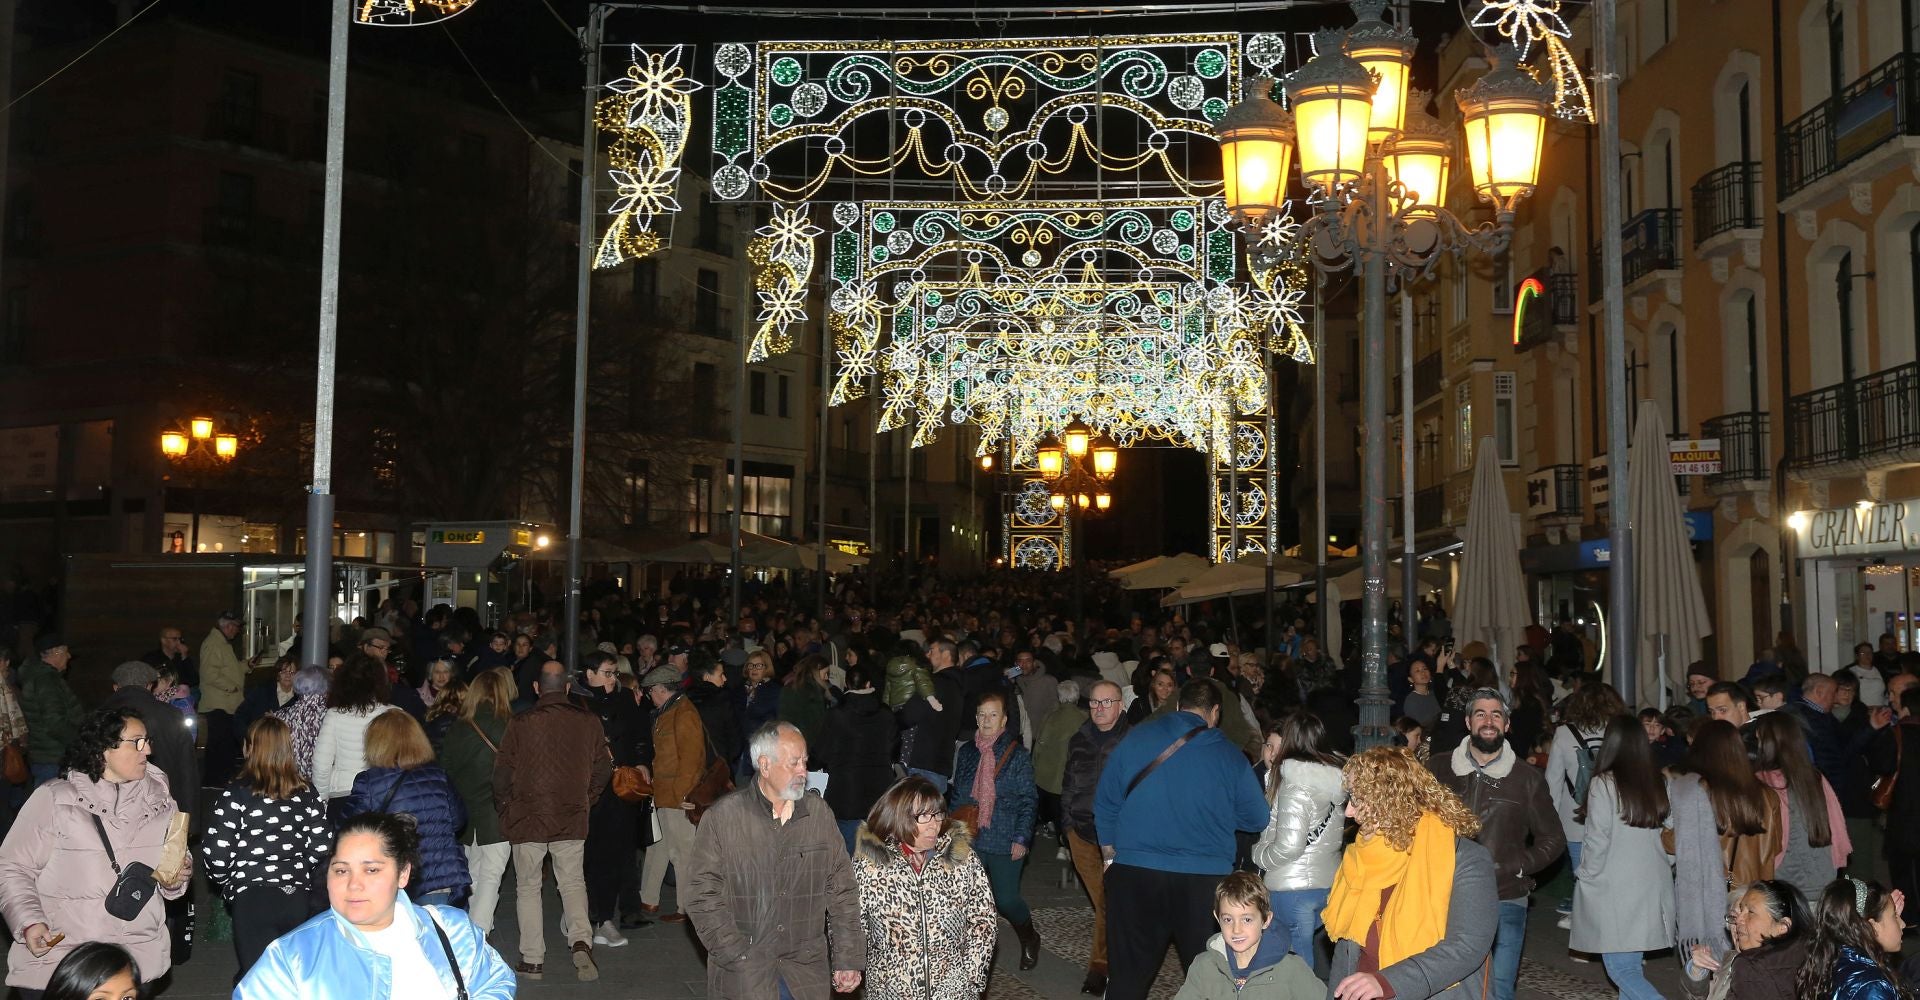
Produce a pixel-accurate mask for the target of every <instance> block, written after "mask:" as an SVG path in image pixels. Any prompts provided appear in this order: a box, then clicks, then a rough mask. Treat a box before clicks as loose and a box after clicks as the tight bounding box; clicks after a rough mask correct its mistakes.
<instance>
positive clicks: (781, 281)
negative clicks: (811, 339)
mask: <svg viewBox="0 0 1920 1000" xmlns="http://www.w3.org/2000/svg"><path fill="white" fill-rule="evenodd" d="M822 232H824V230H822V229H821V228H820V227H819V226H816V225H814V224H813V222H812V221H811V220H809V219H808V218H807V206H805V205H797V206H794V207H792V208H776V209H774V210H773V216H772V218H770V219H769V220H768V221H767V224H766V225H764V226H761V227H760V228H759V229H756V230H754V236H753V239H752V240H751V241H749V242H748V243H747V260H749V261H751V262H752V264H753V268H754V285H755V287H756V288H757V290H758V292H757V294H758V295H759V297H760V313H759V315H758V316H757V317H756V319H757V320H758V321H759V323H760V325H759V327H758V328H756V329H755V330H754V332H753V342H752V344H751V345H749V346H748V348H747V361H748V363H749V364H751V363H753V362H757V361H764V360H766V359H767V357H768V356H770V355H774V354H785V353H786V352H788V351H790V350H792V349H793V335H792V333H791V332H789V331H790V330H791V329H792V328H793V326H794V325H795V324H797V323H804V322H806V319H807V283H808V282H809V281H812V280H813V247H814V239H815V237H817V236H819V235H820V234H821V233H822Z"/></svg>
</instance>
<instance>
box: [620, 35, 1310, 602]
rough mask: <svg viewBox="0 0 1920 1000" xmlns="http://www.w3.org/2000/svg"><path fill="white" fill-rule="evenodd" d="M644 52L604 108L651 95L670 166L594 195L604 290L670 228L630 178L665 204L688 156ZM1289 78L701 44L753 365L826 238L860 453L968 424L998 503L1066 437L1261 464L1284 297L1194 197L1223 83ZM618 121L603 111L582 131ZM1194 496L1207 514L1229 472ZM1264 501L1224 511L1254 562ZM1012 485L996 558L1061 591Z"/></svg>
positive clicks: (1132, 45) (831, 315)
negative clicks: (872, 434) (1209, 498)
mask: <svg viewBox="0 0 1920 1000" xmlns="http://www.w3.org/2000/svg"><path fill="white" fill-rule="evenodd" d="M658 52H659V53H660V54H661V57H662V60H663V61H662V62H656V61H654V55H655V50H651V49H648V48H646V47H638V48H635V49H634V53H635V56H634V60H633V65H634V67H636V68H635V69H634V70H632V71H630V72H629V73H628V74H627V75H626V76H625V77H623V78H622V81H623V82H622V86H625V87H627V88H628V89H627V90H626V91H625V92H624V93H620V94H619V96H622V97H627V95H631V94H632V93H634V92H635V91H643V92H645V93H648V94H655V95H658V96H659V99H658V100H657V101H656V102H655V103H656V105H657V106H658V107H659V108H660V109H662V112H663V113H661V114H655V115H653V116H651V117H650V118H649V119H648V122H647V124H646V126H645V129H644V131H645V132H646V133H647V134H651V135H655V136H661V135H663V134H664V135H667V136H673V137H676V138H678V139H680V140H681V141H680V142H679V143H671V142H664V141H663V142H648V141H646V140H645V139H635V140H634V141H633V143H632V145H633V147H634V148H638V149H640V150H641V151H643V152H647V153H649V154H650V155H649V156H648V157H647V158H646V159H645V160H644V162H642V161H641V159H640V157H638V156H630V157H628V158H627V161H626V163H625V165H624V166H623V167H622V169H623V170H624V172H625V175H626V176H625V177H624V178H623V177H616V178H615V182H616V189H617V190H618V191H620V192H622V193H623V200H622V202H620V203H618V204H619V205H620V207H621V209H622V210H623V212H624V213H625V214H624V215H621V214H620V213H616V220H615V225H614V226H613V227H612V228H610V229H609V231H608V233H607V235H606V237H605V238H603V240H602V243H601V247H602V253H601V255H600V261H599V263H600V264H601V266H612V265H614V264H617V263H620V262H621V261H622V260H625V259H631V258H633V257H636V256H642V255H644V254H643V253H641V252H639V251H645V252H651V248H649V247H647V246H646V243H647V241H646V240H645V238H644V237H639V236H635V235H634V233H635V232H636V231H638V232H653V229H652V227H651V225H650V223H651V222H652V220H653V219H655V218H658V217H660V216H661V215H662V214H665V213H669V212H671V211H672V210H675V209H677V205H674V206H669V205H668V204H667V203H666V202H664V201H660V200H658V199H657V198H656V199H655V200H654V201H652V202H651V203H650V202H649V201H648V195H647V192H648V191H652V190H657V184H656V185H655V186H653V187H649V185H648V184H647V183H645V182H644V180H643V178H645V177H652V178H654V179H655V181H656V182H660V181H665V180H670V179H671V178H668V177H665V176H664V174H663V171H666V170H677V169H678V167H679V157H680V155H681V154H682V153H683V151H684V130H683V129H682V130H681V131H679V132H676V131H675V127H676V125H683V124H684V120H685V119H684V117H680V118H675V117H674V116H673V114H672V111H673V110H674V109H677V108H684V106H685V105H684V103H682V102H683V100H684V98H685V95H686V94H687V93H688V92H689V89H688V88H687V87H686V86H685V84H684V83H683V82H681V81H682V80H683V79H684V78H683V77H675V76H673V75H672V74H671V73H670V72H668V71H667V70H666V69H665V67H666V66H677V65H678V64H679V58H678V52H679V50H678V49H662V50H658ZM669 53H671V55H668V54H669ZM1285 54H1286V48H1285V45H1284V43H1283V41H1282V40H1281V38H1280V37H1279V36H1278V35H1270V34H1268V35H1252V36H1242V35H1239V34H1234V33H1219V34H1187V35H1138V36H1091V37H1088V36H1082V37H1078V38H1033V39H993V40H948V41H910V42H875V43H857V42H856V43H847V42H820V41H790V42H759V43H755V44H752V45H747V44H739V43H730V44H724V45H721V46H719V47H718V48H717V49H716V50H715V52H714V71H715V80H714V82H713V87H712V111H713V123H712V128H713V142H712V149H713V155H714V158H715V162H714V167H713V171H712V179H711V188H712V193H713V197H714V198H715V199H716V200H718V201H742V200H754V201H762V202H770V203H772V204H773V206H774V208H773V211H772V217H771V219H769V221H768V222H767V223H766V224H765V225H764V226H763V227H762V228H760V229H758V230H756V234H755V238H754V239H753V241H752V242H751V243H750V244H749V250H748V255H749V259H750V260H751V262H752V264H753V266H754V268H755V275H754V285H755V288H756V291H757V294H758V296H759V311H758V312H757V313H756V320H757V325H756V327H755V329H754V330H753V335H752V339H751V342H750V344H749V348H748V357H749V359H750V360H759V359H761V358H764V357H767V356H769V355H774V354H779V353H782V352H784V351H786V350H788V349H790V347H791V344H792V339H793V332H794V330H795V326H796V324H801V323H804V321H805V319H806V308H807V291H808V289H809V286H810V285H811V283H812V282H813V281H814V279H815V275H814V269H815V266H816V260H815V255H816V250H815V244H816V243H817V237H819V236H822V235H825V236H827V246H826V248H825V254H826V258H827V263H826V273H825V274H824V275H823V276H822V277H823V279H824V282H825V284H826V285H827V287H828V294H827V306H828V317H827V320H828V324H829V330H830V333H831V338H832V345H833V351H834V355H835V367H834V380H833V385H832V395H831V402H832V403H834V404H836V405H837V404H842V403H846V402H849V401H851V400H855V399H859V398H862V397H864V396H865V395H866V394H867V393H868V392H869V391H870V389H869V386H870V385H876V384H877V387H878V391H879V393H880V398H879V399H878V400H877V401H876V402H877V403H878V405H879V408H880V409H879V416H878V425H879V427H880V429H882V430H889V429H896V428H911V433H912V442H913V445H914V446H916V447H917V446H920V445H924V444H927V443H928V442H930V441H932V440H934V439H935V438H936V437H937V436H938V434H939V431H940V428H941V427H942V426H943V425H944V424H947V423H962V422H971V423H974V424H976V425H977V426H978V427H979V428H980V432H981V433H980V437H981V445H980V450H981V452H982V453H983V454H984V453H986V452H989V451H993V450H995V449H997V448H998V447H999V446H1000V445H1001V443H1002V442H1005V443H1007V444H1008V446H1009V448H1010V452H1009V454H1010V456H1011V459H1012V460H1011V462H1010V463H1009V465H1008V470H1009V472H1012V473H1014V474H1015V476H1016V479H1017V477H1018V476H1019V474H1020V470H1021V469H1023V468H1028V467H1030V463H1031V460H1032V456H1033V452H1034V448H1035V445H1036V444H1037V443H1038V442H1040V441H1041V440H1043V439H1044V438H1045V437H1046V436H1047V435H1049V434H1057V433H1058V432H1059V431H1060V430H1061V429H1062V428H1064V426H1065V425H1066V424H1068V423H1069V422H1071V421H1073V420H1075V419H1079V420H1082V421H1084V422H1085V423H1087V424H1088V425H1090V426H1092V427H1093V428H1095V429H1096V430H1098V431H1099V432H1100V433H1102V434H1105V435H1107V436H1108V437H1110V438H1112V439H1113V440H1114V441H1115V442H1116V443H1117V444H1120V445H1122V446H1125V445H1129V444H1140V443H1145V442H1149V441H1159V442H1167V443H1172V444H1176V445H1180V446H1186V447H1193V448H1196V449H1199V450H1202V451H1204V452H1208V453H1210V454H1214V455H1220V454H1226V453H1228V452H1229V451H1230V450H1231V449H1230V447H1229V444H1228V442H1230V441H1236V440H1237V441H1239V443H1240V445H1246V446H1247V448H1248V449H1249V450H1248V451H1241V452H1238V454H1240V455H1241V456H1242V458H1243V459H1244V457H1245V455H1246V454H1248V453H1250V452H1252V451H1257V452H1258V453H1259V455H1260V456H1261V458H1260V459H1259V460H1258V461H1259V462H1264V463H1266V464H1267V465H1268V466H1270V465H1271V463H1270V462H1269V461H1268V460H1267V456H1268V455H1269V453H1270V452H1271V449H1270V448H1268V447H1266V443H1267V442H1268V441H1270V440H1271V435H1272V429H1273V428H1272V416H1271V414H1270V413H1269V412H1268V406H1267V396H1268V383H1267V365H1266V358H1267V355H1268V353H1269V352H1272V353H1274V354H1277V355H1279V356H1284V357H1289V358H1292V359H1294V360H1296V361H1301V362H1311V361H1312V360H1313V358H1312V352H1311V349H1310V348H1309V347H1308V343H1307V340H1306V338H1305V336H1304V334H1303V332H1302V327H1303V324H1302V322H1301V319H1300V313H1299V303H1300V298H1301V292H1300V288H1301V287H1302V286H1301V285H1300V284H1299V283H1298V282H1297V281H1296V280H1294V278H1292V277H1290V276H1288V275H1284V274H1282V273H1281V272H1278V271H1256V272H1254V274H1253V280H1252V281H1251V282H1244V281H1242V280H1240V278H1239V275H1240V274H1241V273H1242V272H1241V271H1240V267H1239V265H1240V262H1239V260H1237V258H1236V254H1237V252H1238V251H1237V250H1236V246H1235V240H1234V234H1233V233H1232V232H1231V231H1230V229H1229V224H1230V220H1229V219H1228V218H1227V215H1226V212H1225V208H1224V205H1223V204H1222V202H1221V201H1220V199H1219V197H1218V193H1219V187H1220V186H1219V183H1218V181H1207V180H1201V179H1199V178H1205V177H1209V176H1212V175H1214V174H1216V173H1217V168H1216V167H1215V165H1214V163H1213V160H1212V157H1213V155H1214V154H1213V150H1214V149H1215V139H1214V137H1213V130H1214V125H1215V124H1216V123H1217V122H1218V121H1219V119H1220V118H1221V117H1222V116H1223V115H1224V114H1225V113H1226V111H1227V109H1228V108H1229V107H1230V106H1231V105H1232V104H1233V103H1234V102H1235V101H1237V100H1238V98H1239V96H1240V94H1239V91H1240V88H1241V83H1242V80H1243V78H1251V77H1254V76H1260V75H1265V74H1267V73H1268V72H1269V71H1271V70H1273V69H1274V68H1275V67H1276V66H1277V65H1278V64H1279V63H1280V62H1281V61H1282V60H1283V59H1284V57H1285ZM642 56H645V57H647V60H648V61H647V62H645V63H643V62H642V61H641V59H642ZM627 99H628V100H629V101H631V98H630V97H627ZM608 101H609V102H612V101H614V98H611V97H610V98H608ZM636 117H637V116H636V115H635V113H634V111H633V109H632V106H631V105H630V104H618V103H616V104H614V105H613V106H612V107H611V108H608V109H603V114H602V116H601V118H602V126H603V128H604V127H608V126H609V125H610V124H617V123H618V122H620V121H623V120H624V121H626V122H628V123H632V122H634V121H635V119H636ZM663 122H664V123H665V124H662V123H663ZM622 127H625V128H628V129H635V128H639V126H638V125H635V124H627V125H625V126H622ZM669 147H670V148H669ZM1194 148H1197V149H1200V150H1201V151H1202V155H1201V156H1200V157H1198V158H1197V162H1195V163H1193V164H1191V165H1190V164H1189V162H1188V161H1189V153H1190V149H1194ZM656 150H659V151H661V152H659V153H657V154H656V153H655V151H656ZM669 153H670V154H671V155H667V154H669ZM636 168H641V169H638V170H636ZM629 181H631V183H629ZM896 183H899V184H900V185H901V186H902V188H903V190H901V191H900V195H904V196H896V195H894V194H893V191H894V189H895V186H896ZM1120 190H1124V192H1125V194H1124V196H1114V195H1112V194H1111V192H1117V191H1120ZM628 194H634V195H635V197H631V198H629V197H626V195H628ZM816 212H818V213H819V215H818V216H817V218H818V219H819V220H820V222H821V223H830V227H831V231H830V234H829V233H827V232H823V231H822V228H821V226H820V225H819V224H816V223H815V222H814V221H813V219H814V218H816V216H815V213H816ZM623 227H624V228H623ZM1276 229H1278V227H1276ZM1253 438H1258V441H1259V447H1258V448H1254V447H1253V446H1252V443H1251V442H1252V439H1253ZM1233 447H1238V445H1236V446H1233ZM1215 464H1216V466H1218V465H1219V463H1218V462H1216V463H1215ZM1241 464H1244V461H1243V462H1242V463H1241ZM1216 471H1217V472H1219V473H1220V475H1219V476H1218V477H1217V478H1218V479H1219V484H1218V485H1217V488H1216V493H1218V492H1220V491H1222V490H1225V489H1227V487H1226V483H1227V482H1228V480H1229V478H1231V477H1232V475H1233V470H1231V469H1227V468H1226V467H1224V466H1220V467H1219V468H1217V469H1216ZM1259 479H1260V481H1259V482H1250V481H1249V478H1248V477H1244V476H1243V477H1240V486H1241V487H1242V490H1241V494H1240V500H1239V502H1237V503H1236V502H1235V501H1234V500H1233V499H1232V498H1231V497H1229V499H1228V501H1227V502H1228V506H1229V507H1231V508H1232V509H1233V510H1234V511H1235V513H1234V514H1233V516H1234V517H1235V518H1237V519H1239V520H1240V521H1243V522H1246V523H1247V525H1249V526H1250V525H1252V524H1253V523H1255V522H1258V523H1262V524H1266V525H1267V530H1266V531H1264V532H1261V533H1260V535H1261V537H1260V539H1259V545H1266V544H1271V541H1272V536H1271V517H1270V516H1269V515H1270V511H1269V507H1270V505H1267V504H1265V503H1264V498H1265V497H1267V496H1270V495H1271V489H1272V482H1271V475H1267V476H1262V477H1259ZM1262 483H1264V485H1262ZM1016 486H1017V488H1016V490H1015V495H1014V496H1013V497H1011V498H1010V500H1009V504H1008V511H1009V513H1008V515H1007V517H1008V526H1009V529H1010V530H1009V531H1008V532H1007V533H1005V535H1004V537H1005V538H1006V539H1007V544H1008V551H1007V553H1006V555H1007V556H1008V557H1009V559H1010V560H1011V561H1013V562H1015V563H1016V564H1019V565H1026V566H1030V567H1043V566H1052V567H1058V566H1061V565H1064V564H1065V562H1066V561H1067V560H1068V559H1070V558H1071V553H1070V552H1069V551H1068V550H1067V548H1066V545H1067V538H1068V533H1067V532H1066V530H1065V529H1066V516H1067V515H1066V514H1065V513H1064V512H1057V511H1053V510H1051V509H1046V510H1044V511H1043V510H1042V509H1038V508H1033V504H1032V503H1031V502H1030V501H1031V500H1032V497H1030V496H1028V493H1030V492H1031V491H1030V490H1026V489H1024V488H1018V484H1016ZM1249 486H1251V487H1253V488H1254V489H1255V490H1256V491H1259V492H1258V494H1257V495H1258V497H1259V498H1261V502H1260V503H1258V504H1256V503H1255V502H1254V500H1255V499H1256V497H1255V495H1254V494H1252V493H1249V492H1248V487H1249ZM1038 495H1039V496H1040V500H1041V501H1042V502H1041V507H1042V508H1044V507H1045V503H1044V500H1045V495H1044V491H1042V492H1041V493H1040V494H1038ZM1023 499H1025V500H1026V501H1029V502H1027V503H1025V505H1024V506H1022V500H1023ZM1216 506H1217V504H1216ZM1256 508H1257V509H1258V511H1259V514H1258V516H1257V517H1254V519H1253V521H1248V520H1247V519H1248V518H1249V517H1250V516H1252V514H1251V512H1252V511H1254V510H1255V509H1256ZM1248 534H1252V533H1251V532H1249V533H1248ZM1256 550H1257V547H1256ZM1229 554H1230V553H1229Z"/></svg>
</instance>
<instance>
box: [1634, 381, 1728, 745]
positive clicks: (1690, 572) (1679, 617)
mask: <svg viewBox="0 0 1920 1000" xmlns="http://www.w3.org/2000/svg"><path fill="white" fill-rule="evenodd" d="M1627 496H1628V498H1629V502H1630V506H1629V507H1628V508H1627V510H1628V513H1629V514H1630V516H1631V517H1632V526H1633V589H1634V593H1635V595H1636V599H1635V602H1634V614H1635V615H1636V616H1637V619H1638V628H1637V631H1638V632H1639V633H1640V634H1639V637H1638V638H1639V643H1640V650H1639V652H1640V661H1639V669H1637V670H1636V671H1635V672H1634V673H1635V675H1636V680H1638V681H1639V694H1640V700H1642V701H1644V702H1652V701H1654V700H1656V699H1657V700H1658V702H1659V704H1660V705H1661V706H1662V707H1665V705H1666V698H1667V691H1668V690H1669V688H1670V687H1672V686H1674V685H1676V684H1678V683H1679V682H1680V680H1682V679H1683V676H1684V675H1683V673H1682V672H1683V671H1685V670H1686V669H1687V667H1688V666H1690V665H1691V664H1692V663H1693V662H1694V661H1695V660H1698V659H1700V640H1702V639H1705V638H1706V637H1707V636H1709V635H1712V634H1713V617H1712V616H1711V615H1709V614H1708V613H1707V598H1706V595H1705V594H1703V593H1701V590H1700V569H1699V567H1698V566H1696V565H1695V564H1694V561H1693V546H1692V545H1691V544H1690V543H1689V542H1688V541H1687V525H1686V512H1685V511H1684V510H1683V509H1682V508H1681V506H1680V489H1679V487H1678V486H1676V485H1675V484H1674V481H1673V460H1672V458H1670V457H1669V451H1668V448H1667V421H1666V418H1665V416H1664V415H1663V414H1662V413H1661V412H1660V407H1659V406H1658V405H1657V404H1655V403H1654V402H1652V401H1651V400H1646V401H1643V402H1641V404H1640V417H1639V423H1638V424H1636V425H1635V427H1634V429H1633V450H1632V452H1631V454H1630V456H1629V458H1628V461H1627ZM1656 691H1657V692H1658V693H1657V694H1656V693H1655V692H1656Z"/></svg>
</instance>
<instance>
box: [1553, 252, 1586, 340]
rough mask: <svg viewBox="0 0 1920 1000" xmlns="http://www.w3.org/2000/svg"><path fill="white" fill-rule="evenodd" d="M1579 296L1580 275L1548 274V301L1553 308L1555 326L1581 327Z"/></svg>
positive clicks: (1563, 272) (1566, 272)
mask: <svg viewBox="0 0 1920 1000" xmlns="http://www.w3.org/2000/svg"><path fill="white" fill-rule="evenodd" d="M1569 264H1571V262H1569ZM1579 295H1580V276H1579V275H1577V274H1575V273H1573V272H1572V271H1550V272H1548V274H1547V301H1548V302H1549V303H1550V304H1552V306H1553V325H1554V326H1579V325H1580V300H1579Z"/></svg>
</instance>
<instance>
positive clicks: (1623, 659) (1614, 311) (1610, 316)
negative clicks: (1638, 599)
mask: <svg viewBox="0 0 1920 1000" xmlns="http://www.w3.org/2000/svg"><path fill="white" fill-rule="evenodd" d="M1615 2H1616V0H1595V2H1594V7H1593V14H1594V22H1595V25H1596V28H1595V31H1594V33H1593V48H1594V55H1595V61H1596V62H1597V63H1598V65H1599V68H1600V69H1599V75H1600V80H1599V84H1600V86H1599V87H1598V88H1596V89H1597V91H1598V92H1597V93H1596V94H1595V95H1594V96H1595V111H1596V112H1597V113H1598V116H1599V119H1600V192H1601V198H1600V278H1601V281H1602V282H1603V286H1602V287H1603V288H1604V289H1605V294H1604V295H1602V296H1601V298H1602V299H1603V300H1604V302H1605V313H1604V315H1603V317H1602V321H1603V323H1604V324H1605V326H1604V331H1605V335H1606V358H1607V539H1608V543H1609V548H1610V549H1611V558H1610V559H1609V560H1608V562H1609V565H1608V568H1607V603H1608V604H1609V605H1610V606H1609V607H1608V608H1607V613H1608V621H1609V624H1610V627H1611V631H1612V633H1613V634H1612V635H1611V636H1609V637H1608V642H1607V648H1608V649H1611V650H1612V651H1613V658H1614V659H1613V683H1614V687H1615V689H1617V690H1618V691H1619V692H1620V698H1621V700H1622V701H1625V702H1626V703H1627V705H1628V706H1629V707H1631V706H1633V705H1635V704H1637V703H1638V700H1637V694H1638V692H1636V691H1635V688H1636V686H1637V683H1636V682H1637V681H1638V680H1639V678H1638V677H1637V675H1636V674H1635V673H1634V669H1635V664H1634V661H1635V659H1636V655H1635V654H1636V653H1637V652H1638V650H1636V649H1635V648H1634V647H1635V642H1636V637H1637V636H1638V635H1639V632H1638V630H1637V629H1636V627H1635V623H1634V620H1633V619H1634V614H1633V612H1634V607H1633V533H1632V530H1631V528H1630V527H1629V525H1628V520H1627V516H1628V510H1627V444H1628V442H1627V385H1626V378H1625V376H1624V373H1625V371H1626V369H1627V335H1626V326H1627V318H1626V313H1625V310H1624V307H1623V306H1622V304H1621V300H1622V298H1623V297H1624V292H1623V291H1622V288H1623V286H1624V284H1625V277H1626V276H1625V274H1624V262H1623V260H1622V259H1621V256H1620V252H1621V248H1620V242H1621V240H1620V229H1621V226H1622V224H1623V220H1622V219H1621V212H1622V209H1621V205H1620V78H1619V75H1618V74H1617V73H1616V72H1615V71H1614V51H1613V32H1614V22H1615V19H1616V17H1615V15H1616V11H1615ZM1588 280H1592V276H1589V278H1588Z"/></svg>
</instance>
